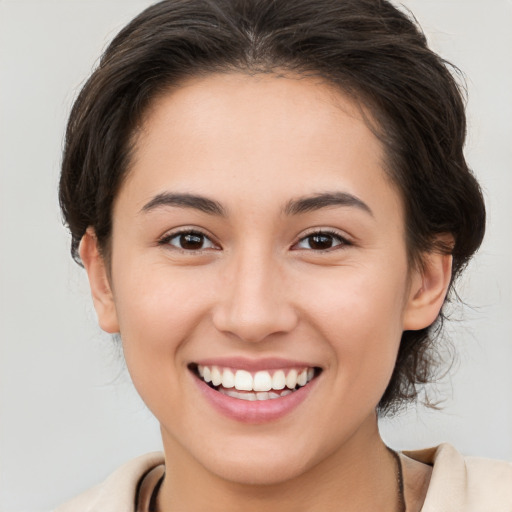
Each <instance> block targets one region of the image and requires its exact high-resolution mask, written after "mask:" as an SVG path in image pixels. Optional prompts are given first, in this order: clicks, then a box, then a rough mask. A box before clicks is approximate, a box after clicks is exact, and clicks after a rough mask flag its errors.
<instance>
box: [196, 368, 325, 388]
mask: <svg viewBox="0 0 512 512" xmlns="http://www.w3.org/2000/svg"><path fill="white" fill-rule="evenodd" d="M197 370H198V372H199V375H200V376H201V377H202V378H203V380H204V381H205V382H211V383H212V384H213V385H214V386H220V385H222V386H223V387H225V388H235V389H238V390H239V391H270V390H271V389H275V390H280V389H284V388H285V387H287V388H289V389H295V387H297V385H299V386H304V385H306V384H307V383H308V382H309V381H310V380H311V379H312V378H313V377H314V375H315V370H314V369H313V368H305V369H303V370H296V369H290V370H286V372H287V373H285V370H277V371H275V372H273V374H272V375H271V374H270V372H268V371H264V370H263V371H259V372H256V373H255V374H254V375H252V374H251V373H250V372H248V371H246V370H231V369H229V368H219V367H218V366H202V365H198V367H197Z"/></svg>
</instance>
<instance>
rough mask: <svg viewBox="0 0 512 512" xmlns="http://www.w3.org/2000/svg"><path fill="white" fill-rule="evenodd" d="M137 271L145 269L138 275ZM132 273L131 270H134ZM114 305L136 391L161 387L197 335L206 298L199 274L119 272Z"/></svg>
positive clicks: (147, 270) (146, 270)
mask: <svg viewBox="0 0 512 512" xmlns="http://www.w3.org/2000/svg"><path fill="white" fill-rule="evenodd" d="M137 268H144V271H138V270H136V269H137ZM133 269H135V270H133ZM118 277H119V279H118V282H117V286H116V288H115V294H114V295H115V303H116V310H117V316H118V320H119V326H120V334H121V339H122V343H123V351H124V356H125V359H126V364H127V367H128V370H129V372H130V375H131V376H132V379H133V382H134V384H135V386H136V387H137V389H138V390H139V393H140V394H141V395H142V396H143V397H144V396H145V395H146V393H145V392H144V390H145V389H146V390H147V389H153V388H155V386H156V383H157V382H158V386H156V387H157V388H159V389H161V388H163V387H165V385H166V382H162V379H164V381H169V383H170V381H171V380H172V379H173V378H174V377H175V376H176V375H179V374H180V372H179V371H178V370H179V369H180V368H181V367H182V366H185V365H186V362H185V360H184V358H183V357H182V354H183V347H184V346H186V344H187V341H188V340H189V339H190V337H191V336H192V334H193V333H195V332H197V330H198V329H199V327H198V326H199V325H200V324H201V322H202V320H203V318H204V316H205V312H206V311H207V310H208V302H209V300H210V298H209V294H208V293H200V288H201V285H202V283H203V282H204V281H203V280H202V279H201V278H200V276H196V278H194V279H192V274H190V273H186V272H185V273H183V272H169V269H165V268H162V267H159V268H158V267H154V268H151V267H150V268H148V267H142V266H139V267H137V266H133V267H132V270H131V271H130V272H129V273H128V272H127V273H125V274H124V276H123V277H124V279H121V275H120V274H118Z"/></svg>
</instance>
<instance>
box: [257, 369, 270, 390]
mask: <svg viewBox="0 0 512 512" xmlns="http://www.w3.org/2000/svg"><path fill="white" fill-rule="evenodd" d="M253 389H254V391H270V390H271V389H272V377H271V376H270V373H268V372H256V375H255V376H254V384H253Z"/></svg>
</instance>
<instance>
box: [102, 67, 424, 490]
mask: <svg viewBox="0 0 512 512" xmlns="http://www.w3.org/2000/svg"><path fill="white" fill-rule="evenodd" d="M383 161H384V153H383V148H382V146H381V144H380V142H379V141H378V140H377V139H376V137H375V136H374V135H373V134H372V132H371V131H370V130H369V129H368V127H367V125H366V124H365V122H364V121H363V120H362V116H361V114H360V111H359V110H358V109H357V107H356V106H355V105H354V104H353V103H352V102H351V101H350V100H349V99H347V98H346V97H345V96H343V95H342V94H341V93H339V92H337V91H336V90H334V89H333V88H332V87H330V86H328V85H326V84H325V83H321V82H320V81H319V80H318V79H313V78H302V79H296V78H293V77H276V76H273V75H265V76H252V77H249V76H246V75H243V74H218V75H211V76H209V77H206V78H201V79H194V80H189V81H188V82H187V83H185V84H184V85H183V86H181V87H180V88H177V89H175V90H174V91H172V92H169V93H168V94H166V95H163V96H162V97H160V98H159V99H158V100H157V101H156V102H155V103H154V104H153V106H152V108H151V109H150V111H149V112H148V114H147V116H146V118H145V121H144V123H143V126H142V130H141V132H140V134H139V136H138V139H137V141H136V149H135V154H134V159H133V165H132V167H131V169H130V172H129V175H128V178H127V180H126V181H125V182H124V184H123V186H122V188H121V190H120V192H119V195H118V197H117V198H116V201H115V204H114V212H113V235H112V257H111V275H110V288H111V292H112V293H111V297H110V295H109V294H108V293H107V295H106V298H104V302H105V304H104V305H103V306H100V307H98V314H99V319H100V323H101V325H102V326H103V327H104V328H105V329H106V330H108V331H111V332H115V331H119V332H120V333H121V336H122V341H123V348H124V354H125V357H126V362H127V365H128V368H129V371H130V374H131V376H132V378H133V382H134V383H135V386H136V388H137V390H138V391H139V393H140V395H141V396H142V398H143V399H144V401H145V402H146V404H147V405H148V407H149V408H150V409H151V411H152V412H153V413H154V414H155V416H156V417H157V419H158V420H159V421H160V424H161V428H162V434H163V440H164V446H165V448H166V451H168V454H170V453H171V452H172V457H175V458H176V459H177V460H179V461H180V462H181V464H183V465H186V464H189V465H192V466H193V465H196V467H200V468H202V469H206V470H207V471H209V472H211V473H214V474H216V475H218V476H221V477H223V478H227V479H229V480H233V481H238V482H252V483H272V482H278V481H284V480H287V479H289V478H292V477H294V476H297V475H300V474H303V473H304V472H306V471H307V470H308V469H311V468H313V467H314V466H316V465H317V464H319V463H321V462H325V461H328V460H332V461H335V460H336V458H337V457H342V456H343V453H348V450H350V449H352V448H354V449H355V448H356V447H358V446H359V447H361V446H365V443H368V442H369V440H371V439H373V438H374V437H375V435H376V419H375V407H376V405H377V404H378V402H379V399H380V398H381V396H382V394H383V392H384V390H385V388H386V386H387V384H388V382H389V379H390V377H391V373H392V371H393V367H394V364H395V359H396V354H397V350H398V347H399V342H400V337H401V334H402V331H403V330H404V328H408V327H410V326H408V322H409V318H410V316H411V315H412V313H411V310H412V307H413V306H412V305H413V303H414V300H415V299H414V290H412V288H413V283H414V282H416V281H415V279H416V278H415V277H414V275H413V274H414V273H413V272H409V271H408V264H407V256H406V247H405V242H404V238H405V237H404V217H403V208H402V204H401V200H400V196H399V194H398V192H397V190H396V189H395V187H394V186H393V185H392V183H391V182H390V180H389V179H388V177H387V176H386V174H385V172H384V170H383ZM109 297H110V299H111V303H110V305H109V300H110V299H109ZM199 370H200V372H201V373H202V374H203V378H201V376H200V375H199ZM237 371H238V374H237ZM294 372H296V374H297V375H298V376H299V377H298V386H300V385H301V384H304V383H305V381H308V379H311V380H309V382H308V383H307V384H306V385H304V386H302V387H300V389H298V390H294V391H291V390H290V391H289V392H288V393H287V392H284V394H283V389H282V388H283V386H285V387H284V390H286V389H288V387H287V385H290V386H291V387H292V388H294V387H295V384H296V382H297V378H296V374H295V373H294ZM208 374H212V375H211V377H208ZM208 378H213V380H214V382H215V383H217V384H218V382H219V379H221V381H222V383H223V384H224V385H225V387H224V388H222V389H221V388H218V387H216V388H215V389H213V388H212V387H211V385H208V384H206V383H205V381H204V379H206V380H208ZM233 384H235V386H236V388H241V389H238V390H237V389H236V388H234V387H232V386H233ZM269 386H271V387H272V389H271V390H270V394H269V391H268V388H269ZM255 387H256V389H259V390H260V391H259V392H258V393H259V394H257V393H256V392H255V391H249V389H254V388H255ZM279 388H281V389H279ZM233 391H236V393H239V395H238V397H237V396H236V395H233ZM226 393H229V394H226ZM229 395H231V396H229ZM169 456H171V455H169ZM184 467H185V466H184ZM189 467H190V466H189Z"/></svg>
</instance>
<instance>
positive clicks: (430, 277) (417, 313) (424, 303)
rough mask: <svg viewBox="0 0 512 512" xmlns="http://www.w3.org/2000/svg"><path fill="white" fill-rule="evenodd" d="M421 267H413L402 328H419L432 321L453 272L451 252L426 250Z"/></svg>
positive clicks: (413, 329) (406, 329)
mask: <svg viewBox="0 0 512 512" xmlns="http://www.w3.org/2000/svg"><path fill="white" fill-rule="evenodd" d="M422 262H423V265H422V267H421V268H419V269H416V270H414V271H413V273H412V276H411V288H410V291H409V299H408V302H407V305H406V308H405V311H404V320H403V324H404V325H403V328H404V330H405V331H408V330H411V331H416V330H419V329H423V328H425V327H428V326H429V325H432V324H433V323H434V321H435V320H436V318H437V316H438V315H439V311H440V310H441V307H442V306H443V303H444V299H445V297H446V293H447V291H448V286H449V285H450V280H451V276H452V256H451V254H443V253H440V252H431V253H427V254H425V255H424V256H423V258H422Z"/></svg>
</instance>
